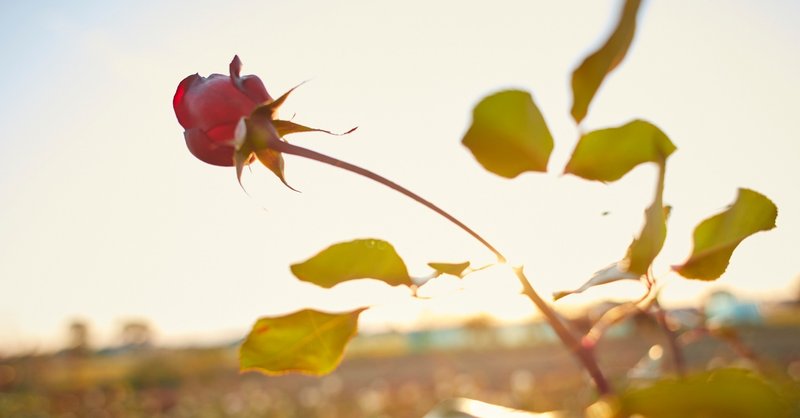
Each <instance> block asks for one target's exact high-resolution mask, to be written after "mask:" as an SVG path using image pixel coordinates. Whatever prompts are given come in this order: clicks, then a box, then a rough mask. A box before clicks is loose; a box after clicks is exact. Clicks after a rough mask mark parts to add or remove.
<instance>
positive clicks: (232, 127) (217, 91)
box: [172, 56, 272, 167]
mask: <svg viewBox="0 0 800 418" xmlns="http://www.w3.org/2000/svg"><path fill="white" fill-rule="evenodd" d="M241 68H242V61H241V60H239V57H238V56H234V57H233V61H231V64H230V75H229V76H227V75H222V74H211V75H210V76H208V77H201V76H200V75H199V74H192V75H190V76H188V77H186V78H184V79H183V81H181V83H180V84H179V85H178V90H177V91H176V92H175V97H173V99H172V106H173V108H174V109H175V116H177V117H178V122H179V123H180V124H181V126H183V128H184V129H185V131H184V133H183V136H184V138H185V139H186V146H187V147H189V151H190V152H191V153H192V154H193V155H194V156H195V157H197V158H198V159H200V160H202V161H204V162H206V163H208V164H213V165H218V166H226V167H230V166H233V165H234V152H235V151H236V144H235V136H236V127H237V125H238V124H239V121H240V120H241V119H242V118H243V117H247V116H250V113H251V112H252V111H253V110H254V109H255V108H256V107H258V106H259V105H261V104H263V103H264V102H269V101H272V97H270V95H269V93H267V89H266V88H265V87H264V83H262V82H261V79H259V78H258V77H257V76H254V75H247V76H244V77H241V76H240V75H239V73H240V71H241Z"/></svg>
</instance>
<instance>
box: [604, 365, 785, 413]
mask: <svg viewBox="0 0 800 418" xmlns="http://www.w3.org/2000/svg"><path fill="white" fill-rule="evenodd" d="M785 395H786V394H784V393H783V389H781V388H780V387H778V386H777V385H775V384H774V383H771V382H768V381H767V380H764V379H763V378H762V377H761V376H758V375H757V374H755V373H753V372H751V371H748V370H743V369H720V370H714V371H711V372H705V373H700V374H697V375H694V376H690V377H688V378H686V379H669V380H664V381H660V382H658V383H655V384H654V385H652V386H649V387H646V388H643V389H631V390H628V391H627V392H625V393H623V394H622V396H621V397H620V405H619V407H620V411H619V414H617V415H616V417H620V418H621V417H628V416H631V415H633V414H641V415H643V416H645V417H647V418H677V417H682V418H706V417H726V418H766V417H770V418H789V417H792V416H797V415H795V414H796V413H797V412H798V411H793V408H796V405H794V406H793V405H792V402H791V400H790V399H789V398H788V397H786V396H785ZM795 397H796V395H795Z"/></svg>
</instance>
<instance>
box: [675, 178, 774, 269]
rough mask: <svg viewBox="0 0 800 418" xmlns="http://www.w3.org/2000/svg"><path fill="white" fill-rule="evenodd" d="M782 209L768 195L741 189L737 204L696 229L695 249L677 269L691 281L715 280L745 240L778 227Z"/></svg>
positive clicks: (705, 221)
mask: <svg viewBox="0 0 800 418" xmlns="http://www.w3.org/2000/svg"><path fill="white" fill-rule="evenodd" d="M777 216H778V208H777V207H776V206H775V204H774V203H772V201H771V200H769V199H768V198H767V197H766V196H764V195H762V194H760V193H758V192H755V191H753V190H749V189H739V195H738V196H737V197H736V201H735V202H734V203H733V205H731V206H730V207H729V208H728V209H727V210H725V211H724V212H722V213H719V214H717V215H714V216H712V217H710V218H708V219H706V220H704V221H703V222H701V223H700V224H699V225H697V228H695V230H694V249H693V250H692V254H691V255H690V256H689V259H688V260H686V262H684V263H683V264H682V265H679V266H673V267H672V268H673V269H674V270H675V271H677V272H678V273H679V274H680V275H681V276H683V277H686V278H688V279H700V280H715V279H717V278H718V277H719V276H721V275H722V273H724V272H725V269H726V268H727V267H728V262H729V261H730V258H731V255H732V254H733V250H735V249H736V247H737V246H738V245H739V243H740V242H742V240H744V239H745V238H747V237H749V236H750V235H753V234H755V233H756V232H759V231H768V230H770V229H772V228H774V227H775V218H776V217H777Z"/></svg>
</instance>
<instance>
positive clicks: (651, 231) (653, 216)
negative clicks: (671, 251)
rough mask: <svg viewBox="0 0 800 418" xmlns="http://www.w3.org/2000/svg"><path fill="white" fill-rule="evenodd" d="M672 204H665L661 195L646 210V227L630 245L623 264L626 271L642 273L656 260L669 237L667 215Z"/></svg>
mask: <svg viewBox="0 0 800 418" xmlns="http://www.w3.org/2000/svg"><path fill="white" fill-rule="evenodd" d="M669 212H670V206H663V205H662V203H661V196H659V197H658V198H657V199H656V201H655V202H653V204H652V205H650V207H648V208H647V210H645V212H644V218H645V220H644V227H642V232H641V233H640V234H639V236H638V237H636V238H635V239H634V240H633V242H632V243H631V245H630V247H628V253H627V254H626V255H625V259H624V262H623V264H624V265H625V266H626V267H625V271H627V272H629V273H634V274H638V275H642V274H645V273H647V269H649V268H650V265H651V264H652V263H653V260H655V258H656V256H657V255H658V253H660V252H661V247H663V246H664V240H665V239H666V238H667V217H669Z"/></svg>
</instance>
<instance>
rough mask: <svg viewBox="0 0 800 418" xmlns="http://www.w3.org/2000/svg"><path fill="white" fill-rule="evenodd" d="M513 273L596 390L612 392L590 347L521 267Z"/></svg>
mask: <svg viewBox="0 0 800 418" xmlns="http://www.w3.org/2000/svg"><path fill="white" fill-rule="evenodd" d="M514 274H516V275H517V278H518V279H519V282H520V283H521V284H522V291H523V293H524V294H525V296H527V297H528V299H530V300H531V301H532V302H533V304H534V305H536V307H537V308H539V311H541V312H542V314H543V315H544V317H545V318H546V319H547V322H548V323H550V326H551V327H553V331H555V333H556V335H558V338H559V339H560V340H561V342H562V343H563V344H564V345H565V346H567V348H568V349H569V350H570V351H572V354H573V355H574V356H575V357H576V358H577V359H578V361H579V362H580V363H581V364H582V365H583V367H584V368H585V369H586V371H587V372H588V373H589V376H591V378H592V380H594V384H595V386H597V392H598V393H599V394H600V395H601V396H603V395H608V394H610V393H612V390H611V386H610V385H609V383H608V380H606V378H605V375H604V374H603V372H602V370H600V366H599V365H598V364H597V359H595V357H594V353H593V352H592V349H591V348H589V347H588V346H585V345H583V344H581V342H580V341H579V340H578V339H577V338H576V337H575V334H574V333H572V332H571V331H570V330H569V329H568V328H567V327H566V325H564V322H563V321H562V319H561V316H560V315H559V314H558V313H556V311H555V310H553V308H551V307H550V305H548V304H547V302H545V301H544V299H542V297H541V296H539V294H538V293H536V290H534V289H533V286H532V285H531V282H530V281H529V280H528V278H527V277H526V276H525V272H523V271H522V267H514Z"/></svg>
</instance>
